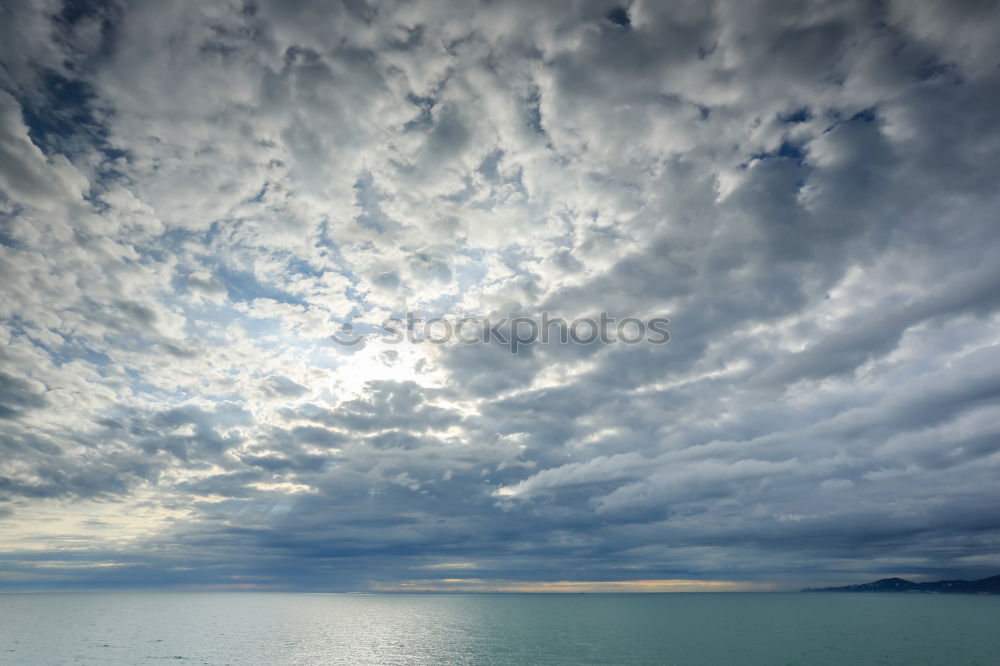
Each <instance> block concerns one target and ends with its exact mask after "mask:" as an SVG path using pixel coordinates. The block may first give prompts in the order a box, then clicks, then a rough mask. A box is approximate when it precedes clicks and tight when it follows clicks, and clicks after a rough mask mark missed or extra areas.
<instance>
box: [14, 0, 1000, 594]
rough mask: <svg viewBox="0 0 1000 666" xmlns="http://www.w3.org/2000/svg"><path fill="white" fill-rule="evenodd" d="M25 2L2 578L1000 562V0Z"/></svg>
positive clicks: (21, 7) (566, 572)
mask: <svg viewBox="0 0 1000 666" xmlns="http://www.w3.org/2000/svg"><path fill="white" fill-rule="evenodd" d="M0 11H2V13H3V14H2V21H0V25H2V26H4V27H3V28H2V29H0V33H2V38H0V88H3V90H2V91H0V281H2V289H0V343H2V348H0V452H2V455H0V524H2V525H3V528H4V530H3V532H4V534H5V539H4V541H3V542H2V544H0V561H2V562H3V564H2V567H3V569H4V572H5V574H7V575H6V576H5V577H3V578H2V580H3V581H10V582H4V583H2V584H5V585H7V584H10V585H23V586H27V587H31V586H46V585H56V584H61V585H106V586H135V585H139V586H149V585H173V584H182V583H193V584H216V583H220V582H222V583H224V582H231V581H237V580H238V581H243V582H250V583H254V584H260V585H278V586H289V587H295V588H303V589H306V588H310V589H314V588H317V587H322V588H329V589H371V588H383V587H389V588H392V587H394V586H398V585H401V584H402V583H404V582H407V581H414V580H419V581H423V582H424V583H427V582H428V581H430V584H432V585H433V584H434V581H440V580H442V579H446V578H458V577H468V578H476V579H479V580H483V581H487V582H486V583H484V584H494V583H495V584H500V583H502V582H503V581H546V580H549V581H551V580H561V579H573V580H618V579H627V578H636V579H650V578H701V579H706V580H709V579H726V580H734V579H735V580H748V581H778V582H779V583H780V584H787V585H792V586H795V585H798V584H799V583H800V582H811V583H812V582H824V581H829V582H838V581H848V580H849V579H854V578H867V577H869V576H874V575H882V574H884V575H910V576H921V575H927V576H935V577H938V576H941V575H942V573H945V574H946V575H947V576H956V577H969V576H972V577H975V576H978V575H980V574H981V575H987V574H994V573H996V570H997V567H1000V554H998V547H1000V524H998V523H997V521H996V518H995V515H994V514H995V511H994V509H993V508H994V507H995V506H996V503H997V502H998V501H1000V496H998V493H997V490H996V489H995V486H996V484H995V477H996V471H997V466H998V464H1000V458H998V456H1000V447H998V445H997V441H998V440H997V434H998V433H997V427H996V425H995V424H996V421H997V419H996V415H997V408H998V407H997V406H998V396H1000V382H998V379H997V373H996V371H995V368H996V367H998V366H997V361H998V358H997V357H998V354H1000V352H998V339H997V336H996V323H997V321H998V317H1000V313H998V310H1000V301H998V299H997V297H996V295H995V294H997V293H1000V290H998V289H997V287H998V280H1000V277H998V274H997V271H996V269H995V267H994V264H995V263H996V261H995V258H994V256H993V255H994V254H995V252H994V248H995V247H996V246H997V243H998V242H1000V237H998V227H997V225H996V211H997V210H998V206H1000V199H998V195H997V193H996V187H995V183H994V181H995V171H996V169H995V164H997V161H998V157H1000V155H998V152H1000V124H998V122H997V121H996V118H995V115H996V114H995V112H994V111H993V109H995V108H997V106H998V102H1000V99H998V95H1000V93H998V91H1000V85H998V84H1000V80H998V79H1000V50H998V47H997V45H996V39H995V34H996V30H997V27H998V24H1000V13H998V4H997V3H996V2H989V1H980V0H976V1H972V0H968V1H963V2H944V1H937V0H920V1H919V2H896V1H892V2H869V1H867V0H852V1H849V0H844V1H841V2H835V3H805V4H797V5H794V6H792V5H790V4H788V3H785V2H780V1H770V0H759V1H757V0H755V1H754V2H736V1H730V0H718V1H715V2H686V1H679V2H670V3H657V2H646V1H636V2H630V3H623V4H615V3H610V4H609V3H606V2H603V3H602V2H590V1H589V0H587V1H582V2H570V3H532V2H506V3H489V2H487V3H465V2H454V3H449V2H446V3H434V2H426V3H425V2H418V3H396V2H386V3H378V4H377V6H376V5H375V4H372V3H366V2H348V3H334V4H330V3H317V2H312V1H310V0H302V1H301V2H291V3H289V2H271V1H262V2H256V3H254V4H253V6H252V7H251V6H249V5H245V4H242V3H238V2H234V3H221V4H220V3H215V4H210V5H205V6H202V7H197V8H193V9H192V8H185V9H184V10H180V9H179V8H177V7H175V6H172V5H169V4H164V3H147V4H142V5H125V4H121V3H115V2H112V3H93V4H88V3H60V2H55V1H53V2H30V3H28V2H21V3H18V2H14V3H6V4H5V5H4V7H3V9H2V10H0ZM407 311H414V312H419V313H421V315H422V316H425V317H430V316H434V315H437V314H447V315H450V316H453V317H456V318H457V317H461V316H474V317H491V318H494V319H498V318H501V317H508V318H509V317H512V316H540V315H541V313H542V312H547V313H549V315H551V316H559V317H564V318H568V319H572V318H575V317H585V316H590V317H593V316H596V315H597V314H598V313H600V312H602V311H603V312H607V313H609V314H611V315H612V316H614V317H616V318H618V319H620V318H622V317H626V316H635V317H640V318H644V319H645V318H649V317H653V316H664V317H669V318H670V320H671V323H670V326H669V329H670V333H671V341H670V343H669V344H666V345H648V344H646V345H636V346H628V345H575V344H568V345H567V344H558V343H548V344H541V343H539V344H535V345H531V346H527V347H525V348H523V349H521V350H520V353H517V354H514V353H512V349H511V347H510V345H504V344H484V345H469V346H466V345H461V344H447V345H434V344H431V343H423V344H405V343H404V344H399V345H395V346H393V345H392V344H390V343H389V342H387V341H385V340H380V339H377V336H374V337H371V338H369V339H368V340H367V341H366V342H365V343H364V344H360V345H358V346H356V347H350V348H348V347H343V346H339V345H337V344H336V343H334V342H333V341H332V340H331V338H330V336H331V335H332V334H333V333H335V332H337V331H340V330H341V329H340V326H341V324H342V323H343V322H344V321H348V320H351V321H353V322H354V323H355V324H356V328H357V330H361V331H372V330H376V329H377V327H378V325H379V324H380V323H381V322H382V321H383V320H384V319H385V318H387V317H390V316H394V315H398V314H399V313H401V312H407ZM7 535H9V536H7Z"/></svg>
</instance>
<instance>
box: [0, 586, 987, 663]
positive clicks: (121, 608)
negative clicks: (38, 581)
mask: <svg viewBox="0 0 1000 666" xmlns="http://www.w3.org/2000/svg"><path fill="white" fill-rule="evenodd" d="M165 662H170V663H180V664H182V663H189V664H768V665H773V664H838V665H840V664H983V665H989V666H994V665H996V664H1000V597H989V596H971V595H969V596H965V595H922V594H896V595H893V594H819V593H816V594H795V593H789V594H747V593H744V594H593V595H589V594H588V595H579V594H570V595H559V594H493V595H490V594H462V595H318V594H277V593H146V594H142V593H67V594H0V663H3V664H101V665H117V664H163V663H165Z"/></svg>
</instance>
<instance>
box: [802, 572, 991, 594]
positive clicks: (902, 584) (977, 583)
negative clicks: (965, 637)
mask: <svg viewBox="0 0 1000 666" xmlns="http://www.w3.org/2000/svg"><path fill="white" fill-rule="evenodd" d="M802 591H803V592H953V593H954V592H960V593H966V594H1000V576H990V577H989V578H983V579H981V580H938V581H934V582H933V583H914V582H913V581H910V580H905V579H903V578H883V579H881V580H876V581H873V582H871V583H862V584H860V585H844V586H842V587H807V588H805V589H804V590H802Z"/></svg>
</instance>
